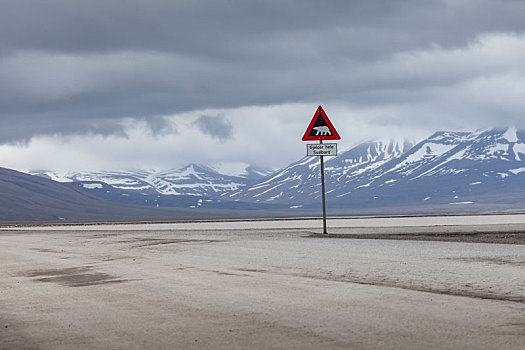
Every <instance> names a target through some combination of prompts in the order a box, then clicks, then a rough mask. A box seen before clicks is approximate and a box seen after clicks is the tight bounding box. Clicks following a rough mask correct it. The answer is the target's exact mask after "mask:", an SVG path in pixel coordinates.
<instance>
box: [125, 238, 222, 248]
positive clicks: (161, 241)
mask: <svg viewBox="0 0 525 350" xmlns="http://www.w3.org/2000/svg"><path fill="white" fill-rule="evenodd" d="M215 242H224V241H223V240H214V239H190V238H173V239H168V238H132V239H126V240H121V241H118V243H138V244H137V247H150V246H156V245H165V244H177V243H190V244H191V243H195V244H206V243H215Z"/></svg>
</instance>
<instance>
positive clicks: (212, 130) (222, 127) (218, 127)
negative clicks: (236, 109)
mask: <svg viewBox="0 0 525 350" xmlns="http://www.w3.org/2000/svg"><path fill="white" fill-rule="evenodd" d="M192 124H193V125H195V126H197V127H198V128H199V130H200V131H202V132H203V133H204V134H206V135H210V136H211V137H213V138H215V139H218V140H221V141H224V140H227V139H230V138H232V137H233V125H232V123H231V122H230V121H229V120H227V119H226V118H225V117H224V116H223V115H218V116H215V117H211V116H206V115H201V116H200V117H199V118H197V119H196V120H195V121H194V122H193V123H192Z"/></svg>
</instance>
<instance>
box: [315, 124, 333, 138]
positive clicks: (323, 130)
mask: <svg viewBox="0 0 525 350" xmlns="http://www.w3.org/2000/svg"><path fill="white" fill-rule="evenodd" d="M312 129H314V130H315V131H317V134H315V136H319V135H321V136H324V135H332V132H331V131H330V128H328V127H327V126H316V127H314V128H312Z"/></svg>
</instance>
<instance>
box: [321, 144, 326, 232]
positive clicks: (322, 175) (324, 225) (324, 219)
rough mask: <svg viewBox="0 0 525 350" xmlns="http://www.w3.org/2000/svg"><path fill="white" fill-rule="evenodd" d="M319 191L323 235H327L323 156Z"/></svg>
mask: <svg viewBox="0 0 525 350" xmlns="http://www.w3.org/2000/svg"><path fill="white" fill-rule="evenodd" d="M322 143H323V140H319V144H322ZM321 191H322V196H323V234H325V235H326V234H328V232H327V231H326V200H325V190H324V156H321Z"/></svg>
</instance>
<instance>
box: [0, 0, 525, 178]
mask: <svg viewBox="0 0 525 350" xmlns="http://www.w3.org/2000/svg"><path fill="white" fill-rule="evenodd" d="M524 13H525V1H520V0H500V1H497V0H403V1H395V0H377V1H376V0H347V1H335V0H334V1H330V0H325V1H317V0H311V1H308V0H296V1H294V0H288V1H287V0H278V1H273V0H260V1H259V0H252V1H248V0H245V1H239V0H229V1H227V0H208V1H200V0H187V1H176V0H148V1H142V0H111V1H108V0H89V1H85V0H47V1H41V0H0V120H1V128H0V166H2V167H9V168H15V169H18V170H23V171H26V170H36V169H54V170H61V171H65V170H97V169H108V170H119V169H127V168H145V169H152V168H155V169H169V168H177V167H180V166H183V165H185V164H187V163H190V162H197V163H204V164H206V163H214V162H219V161H244V162H249V163H255V164H257V165H260V166H263V167H280V166H284V165H287V164H288V163H289V162H292V161H294V160H297V159H299V158H300V157H302V156H303V155H304V154H305V145H304V143H303V142H301V141H300V140H301V137H302V134H303V133H304V131H305V129H306V126H307V125H308V123H309V121H310V120H311V118H312V116H313V113H314V112H315V110H316V109H317V106H318V105H320V104H321V105H322V106H323V107H324V109H325V111H326V112H327V114H328V116H329V117H330V119H331V120H332V122H333V124H334V126H335V127H336V128H337V130H338V132H339V134H340V135H341V137H342V140H341V142H340V144H341V147H343V148H344V147H350V146H351V145H352V144H355V143H357V142H360V141H362V140H363V139H367V138H368V139H375V138H380V139H384V138H389V137H395V138H403V137H406V138H409V139H413V140H419V139H421V138H424V137H426V136H429V135H430V134H431V133H432V132H434V131H436V130H443V129H448V130H475V129H478V128H489V127H505V126H507V125H515V126H516V127H519V128H520V127H521V128H525V21H524V20H523V18H524V17H523V14H524Z"/></svg>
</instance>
